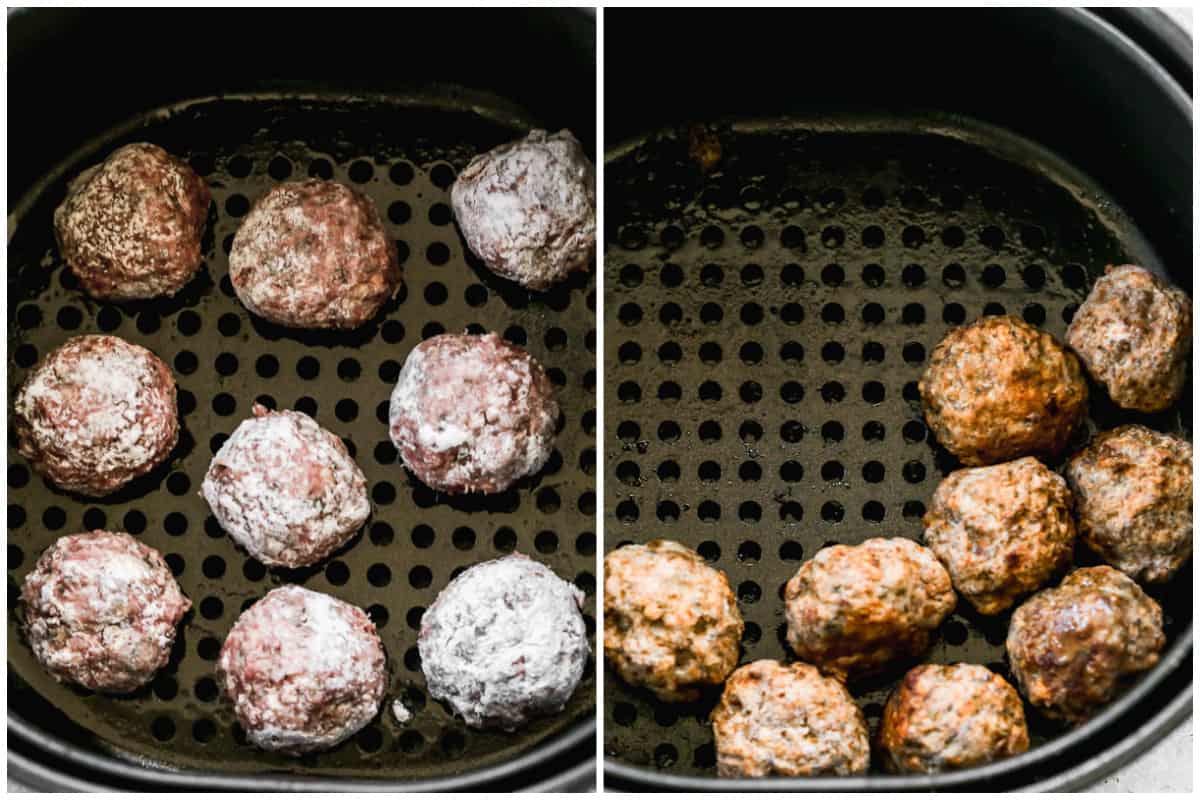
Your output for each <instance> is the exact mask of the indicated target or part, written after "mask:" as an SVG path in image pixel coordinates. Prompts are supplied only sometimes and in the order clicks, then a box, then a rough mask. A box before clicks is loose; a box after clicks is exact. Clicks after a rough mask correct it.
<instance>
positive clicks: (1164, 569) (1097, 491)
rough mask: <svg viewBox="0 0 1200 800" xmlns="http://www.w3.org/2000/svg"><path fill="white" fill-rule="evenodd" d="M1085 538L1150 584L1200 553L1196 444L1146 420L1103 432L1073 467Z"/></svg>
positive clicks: (1114, 562) (1108, 558)
mask: <svg viewBox="0 0 1200 800" xmlns="http://www.w3.org/2000/svg"><path fill="white" fill-rule="evenodd" d="M1067 480H1068V481H1070V482H1071V488H1072V489H1073V490H1074V491H1075V506H1076V510H1077V513H1078V515H1079V531H1080V534H1081V536H1082V537H1083V541H1084V542H1086V543H1087V545H1088V546H1089V547H1090V548H1092V550H1094V551H1096V553H1098V554H1099V555H1100V557H1101V558H1103V559H1104V560H1105V561H1107V562H1108V563H1109V564H1112V565H1113V566H1114V567H1116V568H1117V569H1119V570H1121V571H1122V572H1124V573H1125V574H1126V575H1129V576H1130V577H1131V578H1134V579H1136V580H1139V581H1142V582H1144V583H1161V582H1163V581H1166V580H1169V579H1170V578H1171V576H1173V575H1174V574H1175V572H1176V571H1177V570H1178V569H1179V568H1180V566H1182V565H1183V564H1184V562H1186V561H1187V560H1188V559H1189V558H1191V556H1192V444H1191V442H1187V441H1184V440H1183V439H1179V438H1177V437H1175V436H1168V435H1167V434H1165V433H1159V432H1158V431H1152V430H1150V429H1149V428H1145V427H1142V426H1141V425H1124V426H1122V427H1120V428H1116V429H1115V430H1111V431H1108V432H1106V433H1102V434H1100V435H1099V436H1097V437H1096V438H1095V439H1093V440H1092V443H1091V444H1090V445H1088V447H1087V448H1086V449H1085V450H1083V451H1082V452H1080V453H1078V454H1076V455H1075V456H1074V457H1073V458H1072V459H1071V462H1070V463H1069V464H1068V465H1067Z"/></svg>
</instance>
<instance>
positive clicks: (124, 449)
mask: <svg viewBox="0 0 1200 800" xmlns="http://www.w3.org/2000/svg"><path fill="white" fill-rule="evenodd" d="M12 423H13V427H14V428H15V429H16V433H17V442H18V445H17V446H18V449H19V450H20V452H21V455H23V456H25V458H27V459H29V463H30V466H32V467H33V469H34V471H35V472H37V473H38V474H39V475H42V476H43V477H45V478H46V480H48V481H50V482H51V483H53V484H55V485H56V486H58V487H60V488H62V489H65V490H67V491H69V492H78V493H79V494H83V495H87V496H89V497H103V496H104V495H107V494H111V493H112V492H115V491H116V490H117V489H119V488H121V487H122V486H124V485H125V484H127V483H129V482H130V481H131V480H133V479H134V478H137V477H138V476H140V475H144V474H146V473H147V472H149V471H150V470H152V469H154V467H156V466H158V465H159V464H161V463H162V462H163V461H164V460H165V459H166V458H167V456H168V455H169V454H170V452H171V450H172V449H173V448H174V447H175V442H176V441H177V440H178V438H179V418H178V414H177V411H176V407H175V378H174V377H172V376H171V370H170V369H169V368H168V367H167V365H166V364H164V363H163V362H162V361H161V360H160V359H159V358H158V356H156V355H154V353H151V352H150V351H149V350H147V349H146V348H144V347H139V346H138V345H136V344H130V343H129V342H127V341H125V340H124V339H119V338H117V337H116V336H76V337H74V338H72V339H68V340H67V342H66V343H65V344H63V345H62V346H61V347H59V348H58V349H57V350H55V351H53V352H52V353H50V354H49V355H48V356H46V357H45V358H44V359H43V360H42V362H41V363H40V364H38V365H37V367H36V368H34V370H33V371H32V372H31V373H30V374H29V377H28V378H26V379H25V383H24V385H22V386H21V389H20V391H19V392H17V399H16V401H15V402H14V403H13V416H12Z"/></svg>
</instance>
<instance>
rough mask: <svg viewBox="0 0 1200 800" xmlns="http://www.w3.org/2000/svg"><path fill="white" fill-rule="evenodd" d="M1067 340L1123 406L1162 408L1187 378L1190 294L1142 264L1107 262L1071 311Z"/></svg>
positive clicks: (1172, 401) (1173, 399)
mask: <svg viewBox="0 0 1200 800" xmlns="http://www.w3.org/2000/svg"><path fill="white" fill-rule="evenodd" d="M1067 344H1069V345H1070V346H1071V348H1072V349H1074V350H1075V352H1076V353H1078V354H1079V357H1080V358H1081V359H1083V363H1084V365H1085V366H1086V367H1087V370H1088V372H1090V373H1091V375H1092V377H1093V378H1095V379H1096V381H1097V382H1099V383H1100V384H1102V385H1103V386H1104V388H1105V389H1107V390H1108V396H1109V397H1111V398H1112V400H1113V402H1114V403H1116V404H1117V405H1119V406H1121V408H1128V409H1133V410H1134V411H1145V412H1154V411H1165V410H1166V409H1168V408H1170V407H1171V406H1173V405H1174V404H1175V402H1176V401H1177V400H1179V396H1180V394H1182V392H1183V386H1184V384H1185V383H1186V382H1187V371H1188V363H1189V358H1188V355H1189V354H1190V353H1191V350H1192V301H1191V298H1189V297H1188V296H1187V295H1186V294H1184V293H1183V292H1182V291H1180V290H1179V289H1176V288H1175V287H1174V286H1171V285H1169V284H1167V283H1164V282H1163V281H1161V280H1159V279H1158V277H1156V276H1155V275H1154V274H1153V273H1151V272H1148V271H1146V270H1144V269H1142V268H1141V267H1136V266H1133V265H1132V264H1127V265H1125V266H1123V267H1108V269H1106V270H1105V272H1104V275H1103V276H1102V277H1101V278H1100V279H1099V280H1098V281H1096V285H1095V286H1093V287H1092V291H1091V292H1090V293H1089V294H1088V296H1087V300H1085V301H1084V302H1083V305H1081V306H1080V307H1079V310H1077V311H1076V312H1075V317H1074V318H1073V319H1072V320H1071V325H1070V327H1068V328H1067Z"/></svg>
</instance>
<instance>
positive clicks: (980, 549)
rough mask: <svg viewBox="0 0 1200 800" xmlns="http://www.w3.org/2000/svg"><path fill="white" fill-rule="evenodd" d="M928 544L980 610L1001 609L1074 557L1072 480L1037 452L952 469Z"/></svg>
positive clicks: (936, 497)
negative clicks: (1046, 464) (1069, 487)
mask: <svg viewBox="0 0 1200 800" xmlns="http://www.w3.org/2000/svg"><path fill="white" fill-rule="evenodd" d="M925 543H926V544H927V545H929V549H930V550H932V551H933V552H934V554H935V555H936V556H937V557H938V558H939V559H941V562H942V563H943V564H945V565H946V569H947V570H948V571H949V573H950V580H951V581H953V582H954V588H955V589H957V590H958V591H959V593H960V594H961V595H962V596H963V597H965V598H966V599H967V600H968V601H969V602H970V603H971V605H973V606H975V608H976V610H978V611H979V613H981V614H998V613H1000V612H1001V611H1003V610H1004V609H1006V608H1008V607H1010V606H1012V605H1013V603H1015V602H1016V601H1017V599H1018V598H1020V597H1021V596H1022V595H1025V594H1028V593H1029V592H1032V591H1034V590H1035V589H1039V588H1041V587H1042V586H1043V585H1044V584H1045V583H1046V582H1047V581H1048V580H1050V578H1052V577H1053V576H1054V575H1056V574H1059V573H1061V572H1063V571H1065V570H1066V568H1067V566H1068V565H1069V564H1070V563H1071V556H1072V554H1073V551H1074V545H1075V522H1074V520H1073V519H1072V518H1071V493H1070V492H1069V491H1068V490H1067V482H1066V481H1064V480H1063V479H1062V478H1061V477H1059V476H1058V475H1057V474H1055V473H1053V472H1051V471H1050V470H1048V469H1046V468H1045V467H1044V466H1042V464H1041V462H1040V461H1038V460H1037V459H1036V458H1029V457H1026V458H1022V459H1018V460H1016V461H1009V462H1007V463H1005V464H996V465H995V466H992V467H974V468H972V469H960V470H958V471H956V472H952V473H950V475H949V476H948V477H947V478H946V479H945V480H944V481H942V483H941V485H940V486H938V488H937V491H936V492H934V493H933V506H932V508H930V509H929V513H927V514H926V515H925Z"/></svg>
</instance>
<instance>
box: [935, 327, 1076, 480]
mask: <svg viewBox="0 0 1200 800" xmlns="http://www.w3.org/2000/svg"><path fill="white" fill-rule="evenodd" d="M920 392H921V401H922V402H923V403H924V405H925V419H926V420H927V421H928V422H929V427H930V429H932V430H933V433H934V435H935V436H936V437H937V439H938V441H939V442H941V444H942V446H943V447H945V448H946V449H947V450H949V451H950V452H951V453H953V454H954V455H956V456H958V458H959V459H960V460H961V461H962V462H963V463H964V464H966V465H968V466H977V465H980V464H995V463H997V462H1000V461H1007V460H1009V459H1013V458H1019V457H1020V456H1026V455H1046V456H1054V455H1057V454H1058V453H1060V452H1062V450H1063V448H1065V447H1066V446H1067V442H1068V440H1069V439H1070V438H1071V434H1072V433H1073V432H1074V431H1075V429H1076V428H1077V427H1078V426H1079V423H1080V422H1081V421H1082V420H1083V417H1084V415H1085V414H1086V413H1087V398H1088V393H1087V382H1086V381H1085V380H1084V378H1083V370H1082V369H1081V368H1080V366H1079V360H1078V359H1077V358H1076V357H1075V356H1074V355H1073V354H1071V353H1070V352H1068V351H1067V350H1064V349H1063V347H1062V346H1061V345H1060V344H1059V343H1058V342H1056V341H1055V340H1054V338H1053V337H1052V336H1050V334H1048V333H1042V332H1041V331H1039V330H1038V329H1037V328H1034V327H1033V326H1031V325H1029V324H1027V323H1025V322H1024V321H1022V320H1019V319H1016V318H1015V317H984V318H983V319H981V320H978V321H976V322H974V323H972V324H970V325H967V326H965V327H962V328H955V329H954V330H952V331H950V332H949V333H948V334H946V338H944V339H942V341H941V342H940V343H939V344H938V346H937V347H935V348H934V349H933V353H932V355H930V357H929V367H928V369H926V370H925V375H924V376H923V377H922V378H921V383H920Z"/></svg>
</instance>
